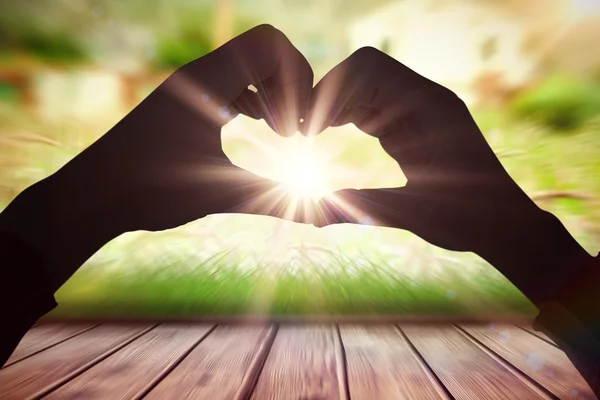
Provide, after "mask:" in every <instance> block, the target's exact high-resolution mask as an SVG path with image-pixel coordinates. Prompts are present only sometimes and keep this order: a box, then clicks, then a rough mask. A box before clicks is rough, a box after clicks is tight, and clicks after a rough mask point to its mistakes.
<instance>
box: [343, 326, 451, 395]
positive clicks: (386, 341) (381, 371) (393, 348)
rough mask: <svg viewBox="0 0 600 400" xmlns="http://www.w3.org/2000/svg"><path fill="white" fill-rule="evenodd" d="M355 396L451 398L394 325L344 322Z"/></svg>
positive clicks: (351, 383)
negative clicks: (346, 324) (368, 325)
mask: <svg viewBox="0 0 600 400" xmlns="http://www.w3.org/2000/svg"><path fill="white" fill-rule="evenodd" d="M340 333H341V336H342V342H343V344H344V348H345V350H346V361H347V369H348V383H349V386H350V398H351V399H352V400H373V399H381V400H385V399H390V400H396V399H428V400H429V399H447V398H448V396H446V395H445V393H444V391H443V390H442V389H441V388H440V387H439V384H438V383H437V382H436V381H435V378H433V377H432V376H431V375H430V372H429V371H428V370H427V369H426V368H424V366H423V365H422V364H421V362H420V361H419V360H418V359H417V358H416V357H415V356H414V354H413V352H412V350H411V348H410V346H409V345H408V343H407V342H406V340H405V339H404V338H403V337H402V336H401V335H400V334H399V332H398V330H397V329H396V328H395V327H394V326H372V327H367V326H356V325H353V326H344V325H342V326H340Z"/></svg>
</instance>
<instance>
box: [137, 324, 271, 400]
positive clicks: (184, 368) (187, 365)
mask: <svg viewBox="0 0 600 400" xmlns="http://www.w3.org/2000/svg"><path fill="white" fill-rule="evenodd" d="M271 329H273V328H272V327H271V328H270V327H269V326H268V325H259V326H243V325H242V326H235V325H233V326H231V325H223V326H218V327H217V328H216V329H215V330H214V332H212V333H211V334H210V335H209V336H208V337H207V338H206V339H205V340H204V341H202V343H200V344H199V345H198V346H197V347H196V348H195V349H194V350H193V351H192V352H191V353H190V354H189V355H188V356H187V357H186V358H185V359H184V360H183V361H182V362H181V364H179V365H178V366H177V367H176V368H175V369H174V370H173V371H172V372H171V373H170V374H169V375H168V376H166V377H165V378H164V379H163V380H162V381H160V382H159V383H158V385H157V386H156V387H155V388H154V389H153V390H152V391H150V393H148V395H147V396H146V397H144V399H160V400H162V399H238V398H245V396H244V394H247V393H248V392H249V389H250V388H251V386H252V383H253V380H254V378H255V377H256V374H258V373H259V372H260V371H259V368H258V367H259V366H260V361H262V359H261V358H264V357H265V356H266V352H267V351H268V341H269V339H272V335H273V333H272V331H271Z"/></svg>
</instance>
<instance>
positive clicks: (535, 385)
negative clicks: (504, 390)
mask: <svg viewBox="0 0 600 400" xmlns="http://www.w3.org/2000/svg"><path fill="white" fill-rule="evenodd" d="M453 326H454V329H456V330H457V331H458V332H459V333H460V334H461V335H463V336H464V337H465V338H466V339H467V340H468V341H470V342H471V343H473V344H474V345H475V346H477V347H478V348H479V349H480V350H481V351H483V352H484V353H486V354H487V355H488V356H490V358H492V359H493V360H494V361H496V362H497V363H498V364H500V365H501V366H502V367H503V368H504V369H506V370H507V371H509V372H510V373H511V374H513V375H514V376H515V377H517V379H519V380H520V381H521V382H523V383H525V384H526V385H527V386H528V387H530V388H531V389H533V390H535V391H536V392H538V393H539V394H541V395H542V396H544V397H546V398H548V399H551V400H558V397H557V396H555V395H554V394H553V393H552V392H551V391H549V390H548V389H546V388H545V387H544V386H542V385H541V384H540V383H539V382H537V381H536V380H534V379H533V378H532V377H530V376H529V375H527V374H526V373H525V372H523V371H521V370H520V369H519V368H517V367H516V366H514V365H513V364H512V363H510V362H509V361H508V360H506V359H505V358H504V357H502V356H501V355H499V354H498V353H496V352H495V351H494V350H492V349H491V348H490V347H488V346H486V345H485V344H484V343H483V342H481V341H480V340H479V339H477V338H476V337H475V336H473V335H471V334H470V333H469V332H467V331H466V330H464V329H463V328H462V327H460V326H458V325H453Z"/></svg>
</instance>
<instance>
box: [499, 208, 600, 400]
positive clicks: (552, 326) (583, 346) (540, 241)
mask: <svg viewBox="0 0 600 400" xmlns="http://www.w3.org/2000/svg"><path fill="white" fill-rule="evenodd" d="M540 211H541V210H540ZM521 221H522V222H523V226H524V228H521V229H518V230H517V231H513V232H517V233H514V235H513V236H512V237H511V238H507V239H503V240H500V239H498V242H497V243H496V245H495V247H494V250H493V251H491V252H490V253H488V254H487V256H488V257H487V259H488V261H490V263H491V264H492V265H493V266H494V267H496V268H497V269H498V270H499V271H500V272H502V273H503V274H504V275H505V276H506V277H507V278H508V279H509V280H510V281H511V282H512V283H513V284H514V285H515V286H516V287H517V288H519V289H520V290H521V291H522V292H523V294H525V295H526V296H527V297H528V298H529V299H530V300H531V301H532V302H533V303H534V304H535V305H536V306H537V307H538V308H539V310H540V314H539V316H538V317H537V318H536V320H535V323H534V327H535V328H536V329H538V330H541V331H543V332H544V333H545V334H546V335H548V336H549V337H550V338H552V339H553V340H554V341H555V342H556V343H557V344H558V345H559V346H560V347H561V349H563V350H564V351H565V353H566V354H567V356H568V357H569V358H570V359H571V361H572V362H573V364H574V365H575V366H576V367H577V369H578V370H579V372H580V373H581V374H582V376H583V377H584V378H585V379H586V381H587V382H588V384H589V385H590V387H591V388H592V389H593V390H594V392H595V393H596V395H597V396H598V397H600V312H599V311H598V305H599V304H600V265H599V264H600V259H599V258H598V257H596V258H594V257H592V256H591V255H589V254H588V253H587V252H586V251H585V250H584V249H583V248H582V247H581V246H580V245H579V244H578V243H577V241H576V240H575V239H574V238H573V237H572V236H571V235H570V234H569V232H568V231H567V230H566V228H565V227H564V226H563V225H562V223H560V221H559V220H558V219H557V218H556V217H555V216H553V215H552V214H550V213H547V212H545V211H541V212H540V213H539V214H536V215H531V216H528V217H525V218H523V219H522V220H521ZM498 243H504V244H506V245H505V246H499V245H498Z"/></svg>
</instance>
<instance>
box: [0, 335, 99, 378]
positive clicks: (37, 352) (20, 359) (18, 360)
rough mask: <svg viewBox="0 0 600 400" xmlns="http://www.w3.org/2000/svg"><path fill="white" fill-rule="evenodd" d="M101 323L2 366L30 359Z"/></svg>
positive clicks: (5, 366)
mask: <svg viewBox="0 0 600 400" xmlns="http://www.w3.org/2000/svg"><path fill="white" fill-rule="evenodd" d="M100 325H102V324H96V325H92V326H89V327H87V328H85V329H82V330H80V331H77V332H75V333H73V334H72V335H70V336H67V337H65V338H63V339H61V340H59V341H58V342H55V343H52V344H51V345H49V346H46V347H44V348H41V349H39V350H37V351H34V352H32V353H29V354H26V355H24V356H22V357H21V358H17V359H15V360H13V361H11V362H9V363H6V364H5V365H4V367H2V369H4V368H7V367H10V366H11V365H14V364H16V363H18V362H21V361H23V360H26V359H28V358H29V357H32V356H35V355H36V354H39V353H41V352H42V351H46V350H48V349H51V348H52V347H54V346H56V345H59V344H61V343H64V342H66V341H67V340H69V339H72V338H74V337H75V336H78V335H81V334H82V333H85V332H88V331H91V330H92V329H94V328H97V327H99V326H100Z"/></svg>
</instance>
